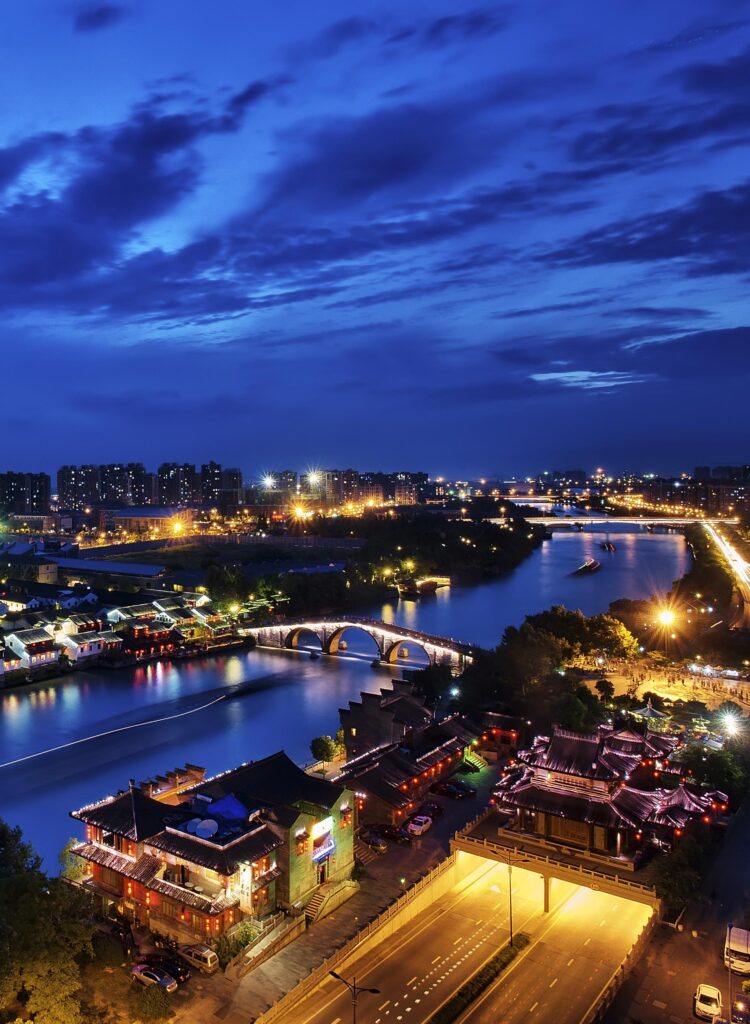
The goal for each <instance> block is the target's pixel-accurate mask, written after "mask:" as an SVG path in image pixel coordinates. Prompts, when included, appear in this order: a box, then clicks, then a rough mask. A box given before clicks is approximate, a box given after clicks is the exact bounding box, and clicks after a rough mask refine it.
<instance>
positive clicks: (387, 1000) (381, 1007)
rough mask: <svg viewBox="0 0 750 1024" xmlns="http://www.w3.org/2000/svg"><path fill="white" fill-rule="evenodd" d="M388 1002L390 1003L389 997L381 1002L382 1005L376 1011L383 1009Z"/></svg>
mask: <svg viewBox="0 0 750 1024" xmlns="http://www.w3.org/2000/svg"><path fill="white" fill-rule="evenodd" d="M389 1003H390V999H386V1001H385V1002H384V1003H383V1005H382V1006H379V1007H378V1011H380V1010H384V1009H385V1008H386V1006H387V1005H388V1004H389Z"/></svg>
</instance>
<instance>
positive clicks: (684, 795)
mask: <svg viewBox="0 0 750 1024" xmlns="http://www.w3.org/2000/svg"><path fill="white" fill-rule="evenodd" d="M679 743H680V741H679V739H678V738H677V737H675V736H668V735H666V734H664V733H653V732H650V731H646V732H645V734H644V735H641V734H640V733H638V732H635V731H632V730H630V729H613V728H611V727H601V728H600V729H599V730H598V731H597V732H595V733H578V732H571V731H570V730H568V729H561V728H558V727H555V728H554V729H553V731H552V734H551V735H550V736H538V737H537V738H536V739H535V741H534V744H533V746H532V747H531V748H530V749H528V750H523V751H519V753H518V761H519V762H520V765H519V766H518V767H517V768H515V769H511V770H510V771H508V772H506V773H505V777H504V778H502V779H501V781H500V783H499V785H498V787H497V790H496V792H495V801H496V804H497V805H498V807H500V808H501V809H504V810H506V811H508V812H510V813H512V814H513V817H514V822H513V826H515V827H516V828H518V829H519V830H520V831H522V832H526V833H529V834H531V835H534V836H538V837H540V838H543V839H545V840H548V841H550V842H553V843H558V844H561V845H564V846H570V847H573V848H575V849H577V850H579V851H581V850H583V851H588V852H590V853H596V854H601V855H603V856H614V857H623V858H628V859H632V858H634V857H635V856H636V854H637V852H638V851H639V850H641V849H643V848H644V846H645V845H646V844H647V843H653V844H655V845H657V846H660V847H661V848H665V847H668V846H670V845H671V844H672V843H673V841H674V839H675V838H679V837H680V836H681V835H683V834H684V832H685V831H686V830H688V829H690V830H692V829H696V828H701V827H705V826H707V825H710V824H711V823H713V822H715V821H716V820H717V818H718V817H719V816H720V815H721V814H722V813H724V812H725V811H726V810H727V797H726V795H725V794H724V793H719V792H705V791H700V790H699V789H698V788H697V787H695V786H690V785H688V784H686V783H685V781H684V780H683V779H682V778H681V776H680V771H679V768H678V766H676V765H674V766H673V765H672V764H671V763H670V761H669V758H670V756H671V755H672V754H673V753H674V752H675V751H676V749H677V747H678V746H679ZM665 783H672V786H671V787H670V788H666V787H665V788H662V787H664V786H665Z"/></svg>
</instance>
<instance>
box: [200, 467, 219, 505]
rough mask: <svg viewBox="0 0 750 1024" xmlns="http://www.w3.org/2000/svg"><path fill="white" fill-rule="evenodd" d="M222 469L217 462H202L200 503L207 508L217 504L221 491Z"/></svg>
mask: <svg viewBox="0 0 750 1024" xmlns="http://www.w3.org/2000/svg"><path fill="white" fill-rule="evenodd" d="M222 483H223V478H222V468H221V464H220V463H218V462H204V463H203V465H202V466H201V501H202V502H203V504H204V505H207V506H208V507H209V508H211V507H213V506H215V505H218V504H219V495H220V494H221V491H222Z"/></svg>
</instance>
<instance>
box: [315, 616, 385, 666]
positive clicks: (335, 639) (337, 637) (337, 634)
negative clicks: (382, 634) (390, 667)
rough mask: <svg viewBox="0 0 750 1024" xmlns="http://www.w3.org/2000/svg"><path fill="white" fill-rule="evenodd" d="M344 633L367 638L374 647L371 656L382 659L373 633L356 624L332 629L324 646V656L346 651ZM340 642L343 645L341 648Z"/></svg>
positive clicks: (378, 642) (380, 647)
mask: <svg viewBox="0 0 750 1024" xmlns="http://www.w3.org/2000/svg"><path fill="white" fill-rule="evenodd" d="M345 633H354V634H355V636H356V635H364V636H366V637H368V638H369V639H370V641H371V642H372V644H373V646H374V650H373V651H372V654H377V656H378V658H382V657H383V648H382V646H381V643H380V641H379V640H378V638H377V636H376V635H375V633H374V632H373V631H372V630H369V629H368V628H367V626H364V625H358V624H356V623H346V624H345V625H343V626H339V627H338V628H336V629H334V631H333V632H332V633H331V635H330V636H329V637H328V639H327V640H326V642H325V645H324V649H325V652H326V654H338V653H339V652H340V651H341V652H342V653H343V651H344V650H345V649H346V641H345V638H344V634H345ZM342 642H343V643H344V646H343V648H342Z"/></svg>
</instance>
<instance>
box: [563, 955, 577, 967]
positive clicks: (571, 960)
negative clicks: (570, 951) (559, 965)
mask: <svg viewBox="0 0 750 1024" xmlns="http://www.w3.org/2000/svg"><path fill="white" fill-rule="evenodd" d="M574 960H575V957H573V956H572V957H571V958H570V960H568V962H567V963H566V965H565V966H566V967H570V965H571V964H572V963H573V961H574Z"/></svg>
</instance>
